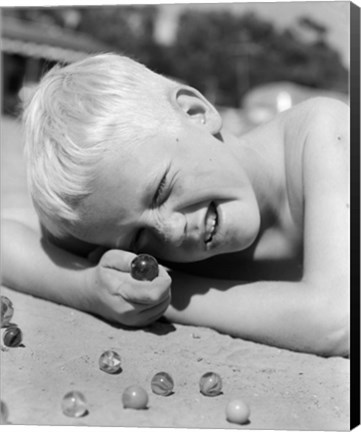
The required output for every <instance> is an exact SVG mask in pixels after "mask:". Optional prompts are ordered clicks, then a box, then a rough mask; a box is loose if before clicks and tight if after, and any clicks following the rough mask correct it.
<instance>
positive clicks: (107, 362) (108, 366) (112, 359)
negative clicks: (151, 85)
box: [99, 351, 122, 374]
mask: <svg viewBox="0 0 361 432" xmlns="http://www.w3.org/2000/svg"><path fill="white" fill-rule="evenodd" d="M121 363H122V362H121V358H120V355H119V354H118V353H117V352H115V351H104V352H103V354H102V355H101V356H100V357H99V368H100V369H101V370H102V371H104V372H106V373H108V374H116V373H119V372H120V371H121V370H122V368H121Z"/></svg>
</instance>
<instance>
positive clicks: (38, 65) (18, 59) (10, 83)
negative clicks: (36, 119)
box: [1, 16, 109, 114]
mask: <svg viewBox="0 0 361 432" xmlns="http://www.w3.org/2000/svg"><path fill="white" fill-rule="evenodd" d="M1 51H2V71H3V73H2V111H3V112H5V113H7V114H17V111H18V105H19V98H20V91H21V90H22V89H26V88H27V87H30V86H31V85H32V84H33V83H36V82H37V81H38V80H39V78H40V76H41V75H42V74H43V73H44V72H45V71H46V70H47V69H49V68H50V67H52V66H53V65H54V64H55V63H62V64H66V63H71V62H73V61H76V60H80V59H82V58H84V57H86V56H88V55H89V54H95V53H99V52H105V51H109V49H108V47H106V46H105V45H104V44H101V43H100V42H98V41H97V40H94V39H92V38H91V37H89V36H88V35H84V34H80V33H78V32H74V31H72V30H70V29H66V28H62V27H58V26H56V25H54V24H48V23H47V24H45V23H39V22H32V21H24V20H19V19H17V18H14V17H10V16H3V17H2V22H1Z"/></svg>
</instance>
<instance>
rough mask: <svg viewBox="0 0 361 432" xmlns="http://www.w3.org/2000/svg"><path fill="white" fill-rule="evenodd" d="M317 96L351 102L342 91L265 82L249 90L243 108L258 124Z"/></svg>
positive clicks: (253, 122)
mask: <svg viewBox="0 0 361 432" xmlns="http://www.w3.org/2000/svg"><path fill="white" fill-rule="evenodd" d="M317 96H324V97H330V98H333V99H338V100H341V101H343V102H345V103H348V102H349V101H348V95H347V94H344V93H341V92H336V91H330V90H321V89H314V88H311V87H306V86H302V85H299V84H295V83H293V82H288V81H282V82H273V83H268V84H264V85H261V86H258V87H256V88H254V89H251V90H250V91H248V92H247V93H246V95H245V96H244V97H243V99H242V108H243V110H244V113H245V116H246V118H247V120H248V121H249V123H250V124H252V125H258V124H261V123H264V122H266V121H268V120H270V119H271V118H272V117H274V116H275V115H276V114H278V113H280V112H282V111H285V110H287V109H289V108H291V107H292V106H294V105H296V104H298V103H300V102H303V101H305V100H306V99H309V98H312V97H317Z"/></svg>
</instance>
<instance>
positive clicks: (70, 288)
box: [1, 220, 90, 310]
mask: <svg viewBox="0 0 361 432" xmlns="http://www.w3.org/2000/svg"><path fill="white" fill-rule="evenodd" d="M1 234H2V235H1V257H2V262H1V270H2V271H1V273H2V284H3V285H6V286H8V287H10V288H12V289H15V290H17V291H21V292H24V293H27V294H31V295H34V296H37V297H41V298H44V299H47V300H50V301H53V302H56V303H61V304H64V305H67V306H71V307H74V308H78V309H82V310H89V306H90V304H89V302H90V296H89V292H87V290H88V287H87V286H86V284H85V283H84V282H85V272H86V271H87V269H88V268H89V267H90V264H89V263H88V261H87V260H86V259H84V258H81V257H79V256H77V255H73V254H70V253H68V252H66V251H64V250H61V249H59V248H57V247H55V246H53V245H51V244H50V243H47V242H43V241H41V239H40V236H39V233H37V232H36V231H34V230H32V229H31V228H29V227H26V226H25V225H23V224H20V223H19V222H14V221H9V220H5V221H2V233H1Z"/></svg>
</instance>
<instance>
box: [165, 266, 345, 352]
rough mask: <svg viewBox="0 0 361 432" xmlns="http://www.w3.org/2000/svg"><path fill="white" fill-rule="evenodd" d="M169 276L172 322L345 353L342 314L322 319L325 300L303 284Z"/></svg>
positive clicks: (298, 347) (325, 313) (277, 343)
mask: <svg viewBox="0 0 361 432" xmlns="http://www.w3.org/2000/svg"><path fill="white" fill-rule="evenodd" d="M172 278H173V289H172V304H171V306H170V307H169V309H168V311H167V314H166V316H167V318H169V319H170V320H172V321H174V322H179V323H183V324H191V325H201V326H208V327H212V328H214V329H216V330H218V331H220V332H222V333H227V334H230V335H232V336H235V337H241V338H244V339H248V340H252V341H255V342H260V343H265V344H268V345H275V346H278V347H282V348H288V349H293V350H297V351H303V352H313V353H320V354H324V355H328V351H329V352H330V353H332V354H336V353H338V354H341V355H346V354H347V349H348V348H347V346H348V340H347V335H346V333H347V322H346V321H347V318H345V321H344V322H337V321H336V320H333V319H332V318H331V317H330V319H329V320H327V316H329V314H328V313H329V311H328V310H327V307H329V303H326V302H325V303H324V304H322V303H323V299H322V298H321V296H318V295H315V293H314V292H311V290H312V287H310V286H309V285H307V284H306V283H304V282H269V281H267V282H262V281H261V282H256V283H251V284H250V283H245V284H237V283H235V282H234V281H233V282H232V281H220V280H212V279H205V278H196V279H195V278H194V277H193V276H188V275H179V274H174V275H173V276H172ZM209 287H211V288H209ZM346 315H347V310H345V316H346ZM339 321H341V320H339ZM343 331H344V332H345V335H340V334H339V333H340V332H341V333H342V332H343Z"/></svg>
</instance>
